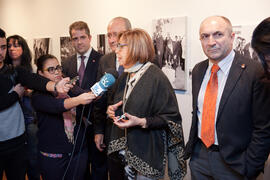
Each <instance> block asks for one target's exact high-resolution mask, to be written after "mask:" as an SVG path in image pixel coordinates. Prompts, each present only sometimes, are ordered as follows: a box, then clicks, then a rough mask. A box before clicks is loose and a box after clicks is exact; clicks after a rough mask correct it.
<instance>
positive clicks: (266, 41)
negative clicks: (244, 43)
mask: <svg viewBox="0 0 270 180" xmlns="http://www.w3.org/2000/svg"><path fill="white" fill-rule="evenodd" d="M251 47H252V48H253V49H254V50H255V51H256V53H257V54H258V56H259V58H260V60H261V62H262V65H263V67H264V69H265V72H266V73H267V74H268V75H269V73H270V72H268V69H269V67H268V65H267V63H266V60H265V55H269V54H270V17H268V18H266V19H264V20H263V21H262V22H261V23H260V24H259V25H258V26H257V27H256V28H255V30H254V31H253V35H252V39H251Z"/></svg>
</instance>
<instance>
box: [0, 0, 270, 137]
mask: <svg viewBox="0 0 270 180" xmlns="http://www.w3.org/2000/svg"><path fill="white" fill-rule="evenodd" d="M269 7H270V1H269V0H260V1H254V0H226V1H219V0H186V1H183V0H136V1H135V0H134V1H131V0H107V1H106V0H76V1H75V0H0V27H1V28H3V29H5V31H6V32H7V35H13V34H19V35H21V36H23V37H25V38H26V39H27V40H28V44H29V46H30V47H32V44H33V40H32V39H33V38H41V37H51V38H52V51H51V53H52V54H54V55H56V56H57V57H58V58H59V59H60V50H59V49H60V40H59V37H60V36H64V35H68V27H69V25H70V24H71V23H72V22H74V21H77V20H83V21H86V22H87V23H88V25H89V27H90V30H91V34H92V36H93V39H92V45H93V47H94V48H96V35H97V34H100V33H106V27H107V24H108V22H109V21H110V19H112V18H113V17H116V16H124V17H127V18H128V19H130V21H131V23H132V26H133V27H139V28H143V29H145V30H147V31H148V32H149V33H150V34H151V33H152V26H151V25H152V24H151V23H152V19H156V18H166V17H181V16H187V17H188V34H187V35H188V39H187V40H188V42H187V58H186V60H187V69H191V68H192V67H193V66H194V65H195V64H196V63H197V62H199V61H201V60H202V59H203V58H205V56H204V55H203V52H202V49H201V47H200V42H199V39H198V29H199V25H200V22H201V21H202V20H203V19H204V18H206V17H207V16H210V15H216V14H217V15H224V16H226V17H228V18H229V19H230V20H231V21H232V24H233V25H256V24H258V23H259V22H260V21H261V20H262V19H264V18H266V17H268V16H269ZM187 84H188V90H187V91H186V92H176V93H177V99H178V103H179V108H180V112H181V114H182V117H183V126H184V133H185V139H186V140H187V138H188V133H189V128H190V122H191V111H192V108H191V104H192V103H191V92H190V91H191V87H190V79H189V80H188V82H187Z"/></svg>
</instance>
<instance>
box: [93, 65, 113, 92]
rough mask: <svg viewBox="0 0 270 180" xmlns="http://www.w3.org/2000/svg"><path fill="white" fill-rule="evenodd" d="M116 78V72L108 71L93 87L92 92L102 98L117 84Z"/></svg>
mask: <svg viewBox="0 0 270 180" xmlns="http://www.w3.org/2000/svg"><path fill="white" fill-rule="evenodd" d="M115 78H117V72H116V70H113V69H108V70H107V72H105V74H104V75H103V76H102V77H101V79H100V80H99V81H98V82H96V83H95V84H94V85H93V86H92V87H91V91H92V92H93V93H94V95H95V96H102V95H103V94H104V92H106V91H107V90H108V88H109V87H111V86H112V85H113V84H114V83H115Z"/></svg>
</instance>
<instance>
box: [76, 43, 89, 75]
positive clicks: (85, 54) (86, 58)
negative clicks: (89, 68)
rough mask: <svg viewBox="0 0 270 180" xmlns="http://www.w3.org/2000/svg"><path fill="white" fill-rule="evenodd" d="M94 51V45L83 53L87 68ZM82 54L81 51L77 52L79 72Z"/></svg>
mask: <svg viewBox="0 0 270 180" xmlns="http://www.w3.org/2000/svg"><path fill="white" fill-rule="evenodd" d="M91 52H92V47H90V48H89V49H88V51H87V52H86V53H84V54H83V56H85V58H84V64H85V68H86V65H87V62H88V59H89V56H90V54H91ZM81 56H82V55H80V54H79V53H77V72H78V71H79V68H80V66H81Z"/></svg>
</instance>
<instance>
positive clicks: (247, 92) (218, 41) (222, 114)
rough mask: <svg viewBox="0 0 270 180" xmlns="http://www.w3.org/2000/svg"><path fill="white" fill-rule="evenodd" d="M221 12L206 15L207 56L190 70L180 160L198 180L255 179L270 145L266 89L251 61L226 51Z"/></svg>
mask: <svg viewBox="0 0 270 180" xmlns="http://www.w3.org/2000/svg"><path fill="white" fill-rule="evenodd" d="M234 36H235V35H234V33H233V32H232V25H231V23H230V21H229V20H228V19H227V18H225V17H223V16H212V17H208V18H206V19H205V20H204V21H203V22H202V23H201V26H200V40H201V44H202V48H203V51H204V53H205V55H206V56H207V57H208V59H207V60H205V61H203V62H201V63H198V64H197V65H196V66H195V67H194V69H193V71H192V95H193V117H192V126H191V131H190V136H189V141H188V143H187V146H186V153H185V158H186V159H187V158H189V157H190V156H191V159H190V169H191V176H192V179H193V180H196V179H199V180H204V179H222V180H223V179H228V180H234V179H237V180H242V179H255V178H256V177H257V176H258V174H259V173H260V172H261V171H262V170H263V168H264V163H265V160H266V159H267V157H268V154H269V149H270V121H269V92H267V90H266V88H265V86H266V84H265V83H264V82H265V81H264V80H263V78H264V76H263V71H262V68H261V66H260V64H258V63H257V62H255V61H254V60H252V59H246V58H245V57H244V56H242V55H240V54H237V53H235V52H234V50H232V48H233V41H234Z"/></svg>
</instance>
